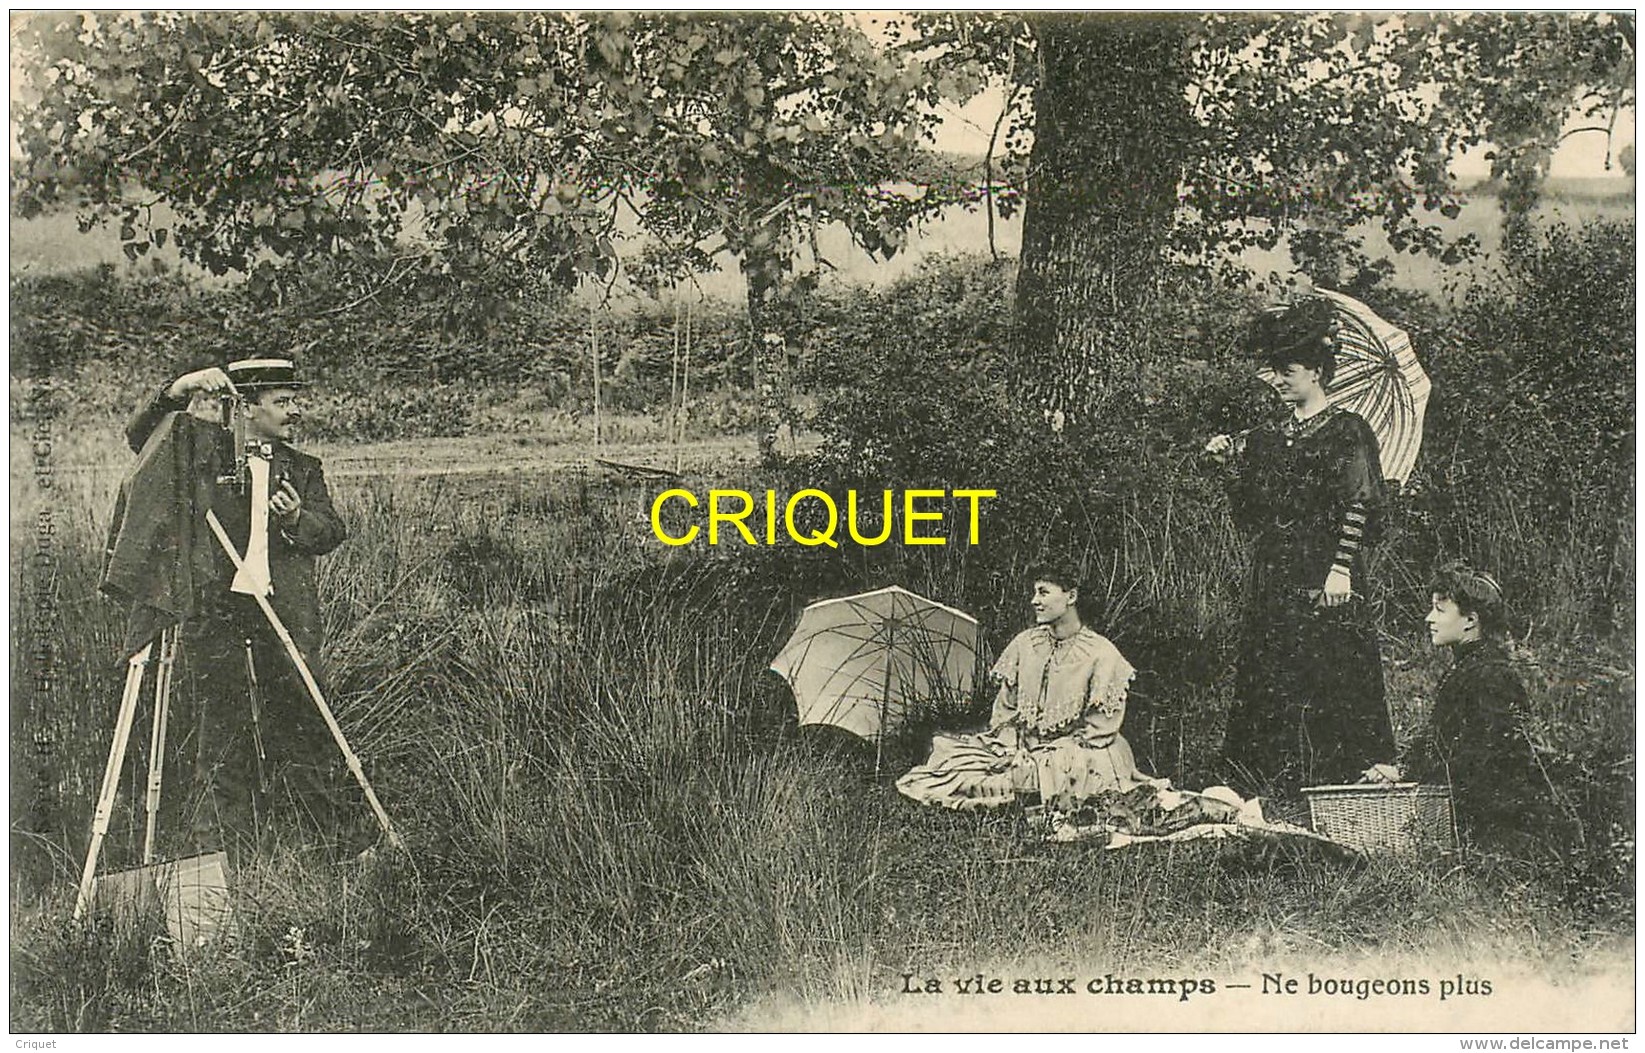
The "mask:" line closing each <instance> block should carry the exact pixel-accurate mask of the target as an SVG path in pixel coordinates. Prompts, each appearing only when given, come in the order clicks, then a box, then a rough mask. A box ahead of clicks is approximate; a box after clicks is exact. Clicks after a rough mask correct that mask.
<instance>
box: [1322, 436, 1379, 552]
mask: <svg viewBox="0 0 1645 1053" xmlns="http://www.w3.org/2000/svg"><path fill="white" fill-rule="evenodd" d="M1350 419H1351V420H1352V421H1353V423H1354V428H1353V438H1352V445H1351V446H1350V447H1349V449H1348V450H1347V451H1346V453H1345V456H1344V457H1343V461H1342V471H1341V473H1340V475H1339V477H1338V480H1337V485H1338V492H1337V495H1336V496H1337V502H1336V503H1337V507H1338V508H1339V509H1341V513H1340V518H1339V519H1338V521H1337V551H1336V555H1335V557H1334V558H1333V559H1332V561H1331V567H1332V569H1333V570H1341V571H1343V572H1345V573H1351V572H1352V571H1353V569H1354V565H1355V563H1356V562H1357V561H1358V559H1359V557H1360V552H1361V551H1362V550H1363V548H1364V547H1365V546H1366V545H1367V544H1369V543H1370V541H1371V540H1372V538H1371V530H1372V529H1373V527H1374V526H1375V524H1376V520H1377V517H1379V516H1380V515H1381V514H1382V506H1383V504H1384V502H1385V500H1386V493H1385V490H1384V485H1383V481H1382V455H1381V451H1380V450H1378V448H1377V437H1376V433H1375V432H1373V431H1372V430H1371V426H1370V425H1369V424H1367V423H1365V420H1364V418H1362V417H1359V416H1354V417H1351V418H1350Z"/></svg>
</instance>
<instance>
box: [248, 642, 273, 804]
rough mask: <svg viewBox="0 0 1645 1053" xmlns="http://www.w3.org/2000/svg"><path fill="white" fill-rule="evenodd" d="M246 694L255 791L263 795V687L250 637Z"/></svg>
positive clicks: (265, 780) (265, 759)
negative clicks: (254, 750)
mask: <svg viewBox="0 0 1645 1053" xmlns="http://www.w3.org/2000/svg"><path fill="white" fill-rule="evenodd" d="M246 693H247V695H248V696H249V697H250V701H251V744H252V746H253V748H255V749H256V751H257V791H258V792H259V793H264V792H267V790H268V772H267V770H266V765H267V762H268V754H267V753H265V752H264V751H263V685H262V684H260V683H258V681H257V660H256V658H254V657H253V656H252V653H251V639H250V637H247V638H246Z"/></svg>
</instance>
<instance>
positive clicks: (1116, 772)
mask: <svg viewBox="0 0 1645 1053" xmlns="http://www.w3.org/2000/svg"><path fill="white" fill-rule="evenodd" d="M1078 604H1079V579H1078V577H1076V576H1075V575H1074V574H1073V573H1072V572H1071V571H1069V570H1068V569H1066V568H1056V567H1045V568H1040V569H1038V570H1036V571H1035V572H1034V573H1033V597H1032V600H1031V606H1032V607H1033V611H1034V626H1033V628H1031V629H1026V630H1024V631H1023V632H1021V633H1018V634H1017V636H1016V638H1015V639H1013V640H1012V641H1011V642H1010V644H1008V645H1007V646H1006V648H1005V651H1004V653H1002V654H1001V655H1000V658H999V661H998V662H996V663H995V664H994V668H993V671H992V673H993V676H994V678H995V679H997V680H998V681H999V685H1000V686H999V693H998V695H997V696H996V697H995V700H994V708H993V714H992V716H991V718H990V720H989V723H988V730H987V731H985V732H982V733H980V734H955V735H937V736H934V737H933V739H932V742H931V756H930V758H929V759H928V760H927V761H926V763H924V764H922V765H920V766H919V767H916V768H914V769H913V770H912V771H910V772H909V773H908V774H906V775H904V776H903V777H902V778H901V779H899V780H897V789H898V790H899V791H901V792H902V794H903V795H904V796H905V797H909V798H911V799H912V800H915V801H918V802H920V803H922V804H929V805H937V806H940V807H944V808H954V809H962V810H969V809H977V808H993V807H999V806H1002V805H1008V804H1012V803H1015V802H1019V801H1020V802H1023V803H1032V802H1033V801H1035V800H1038V801H1039V802H1042V803H1044V804H1045V805H1046V806H1047V807H1049V808H1051V809H1053V810H1055V811H1056V812H1057V813H1060V814H1061V815H1063V816H1073V815H1074V814H1076V813H1084V816H1085V817H1086V818H1089V817H1090V814H1091V813H1092V812H1096V813H1098V814H1099V815H1100V814H1102V813H1106V814H1107V815H1108V816H1109V817H1110V819H1112V820H1114V822H1112V823H1111V824H1110V825H1115V826H1122V827H1124V828H1125V829H1126V830H1127V831H1128V832H1131V833H1145V832H1155V831H1158V830H1160V829H1174V828H1179V827H1181V826H1182V825H1185V824H1189V823H1194V822H1209V821H1216V822H1231V821H1233V819H1234V817H1235V815H1236V813H1237V812H1238V811H1239V806H1238V805H1237V804H1234V803H1231V802H1227V801H1223V800H1219V799H1216V798H1214V797H1202V796H1200V795H1181V794H1174V793H1173V794H1162V791H1166V790H1168V789H1169V783H1168V782H1167V781H1166V780H1164V779H1155V778H1152V777H1150V776H1148V775H1145V774H1143V773H1142V772H1141V771H1139V770H1137V763H1136V759H1135V757H1134V756H1133V755H1132V752H1131V746H1130V744H1129V743H1127V742H1126V741H1125V736H1123V735H1122V734H1120V725H1121V724H1122V723H1123V722H1124V720H1125V698H1126V692H1127V690H1128V688H1129V685H1130V683H1131V678H1132V676H1133V674H1134V670H1133V669H1132V667H1131V663H1129V662H1127V661H1126V660H1125V656H1124V655H1122V654H1120V651H1119V648H1117V647H1115V646H1114V645H1113V643H1111V642H1110V641H1109V640H1108V639H1106V638H1105V637H1103V636H1101V635H1099V634H1098V633H1096V632H1094V631H1093V630H1091V629H1090V628H1088V627H1086V626H1085V624H1084V623H1083V622H1082V620H1081V618H1080V612H1079V605H1078ZM1167 812H1169V813H1170V815H1169V816H1167V815H1166V814H1165V813H1167Z"/></svg>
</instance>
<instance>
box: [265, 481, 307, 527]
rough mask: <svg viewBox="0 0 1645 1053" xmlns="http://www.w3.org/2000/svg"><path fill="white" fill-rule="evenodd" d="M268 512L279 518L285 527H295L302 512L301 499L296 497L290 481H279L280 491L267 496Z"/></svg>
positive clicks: (295, 490) (295, 491) (294, 488)
mask: <svg viewBox="0 0 1645 1053" xmlns="http://www.w3.org/2000/svg"><path fill="white" fill-rule="evenodd" d="M268 508H269V511H271V512H273V513H274V514H275V515H277V516H279V517H280V519H281V520H282V521H283V522H284V523H285V524H286V526H296V525H297V517H298V516H299V515H301V514H302V512H303V499H302V498H301V497H299V496H298V494H297V489H296V487H294V486H292V485H291V480H290V479H281V480H280V489H279V490H277V491H275V492H274V493H272V494H269V496H268Z"/></svg>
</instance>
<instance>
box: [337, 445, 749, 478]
mask: <svg viewBox="0 0 1645 1053" xmlns="http://www.w3.org/2000/svg"><path fill="white" fill-rule="evenodd" d="M311 449H312V451H313V452H314V453H315V454H316V455H317V456H319V457H321V458H322V459H323V460H324V461H325V465H326V475H327V476H328V477H330V478H337V479H347V478H355V477H362V476H380V475H395V476H424V475H489V474H508V473H513V472H525V471H531V472H541V471H552V470H565V469H569V468H588V469H591V470H593V469H601V470H604V469H606V468H608V466H606V465H602V464H601V463H600V461H601V460H604V461H607V462H611V463H613V464H620V465H632V466H636V467H642V468H659V469H664V470H667V471H673V470H674V468H675V464H676V463H678V465H679V470H680V471H681V472H685V473H690V472H694V471H700V470H702V469H704V468H707V467H710V466H724V465H726V464H731V463H736V462H738V461H753V460H754V459H755V457H756V456H757V449H756V446H755V440H754V437H753V436H751V435H749V436H729V437H728V436H716V437H714V438H709V439H694V440H691V441H689V442H686V443H684V444H682V445H681V446H680V448H679V450H678V461H677V462H676V451H675V450H674V449H673V448H672V447H670V446H669V445H668V444H667V443H664V442H643V443H604V444H602V445H599V446H596V445H595V444H594V443H592V442H589V441H586V440H576V441H572V442H563V441H556V440H551V439H547V438H543V437H540V436H532V435H479V436H464V437H461V438H451V439H417V440H407V441H400V442H379V443H366V444H349V445H335V446H323V445H316V446H313V447H311Z"/></svg>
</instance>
